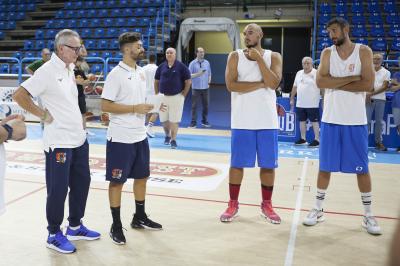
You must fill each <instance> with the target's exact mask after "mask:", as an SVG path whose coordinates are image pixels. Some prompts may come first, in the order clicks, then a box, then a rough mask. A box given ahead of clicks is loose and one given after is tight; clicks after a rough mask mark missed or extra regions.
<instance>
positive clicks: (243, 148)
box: [231, 129, 278, 169]
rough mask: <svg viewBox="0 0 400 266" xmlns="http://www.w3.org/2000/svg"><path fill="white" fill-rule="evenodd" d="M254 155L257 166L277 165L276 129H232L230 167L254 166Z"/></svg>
mask: <svg viewBox="0 0 400 266" xmlns="http://www.w3.org/2000/svg"><path fill="white" fill-rule="evenodd" d="M256 157H257V163H258V167H261V168H267V169H274V168H277V167H278V130H277V129H261V130H247V129H232V137H231V167H235V168H251V167H254V166H255V162H256Z"/></svg>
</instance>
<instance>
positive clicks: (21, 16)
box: [15, 11, 25, 20]
mask: <svg viewBox="0 0 400 266" xmlns="http://www.w3.org/2000/svg"><path fill="white" fill-rule="evenodd" d="M24 19H25V12H23V11H19V12H17V13H16V16H15V20H24Z"/></svg>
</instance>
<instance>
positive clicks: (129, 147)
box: [106, 138, 150, 183]
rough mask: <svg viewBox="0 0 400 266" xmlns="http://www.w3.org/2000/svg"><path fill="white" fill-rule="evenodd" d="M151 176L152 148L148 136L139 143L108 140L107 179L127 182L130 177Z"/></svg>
mask: <svg viewBox="0 0 400 266" xmlns="http://www.w3.org/2000/svg"><path fill="white" fill-rule="evenodd" d="M149 176H150V149H149V142H148V141H147V138H146V139H144V140H142V141H140V142H137V143H132V144H128V143H121V142H112V141H110V140H109V141H107V155H106V180H107V181H112V182H116V183H125V182H126V180H127V179H128V178H134V179H143V178H147V177H149Z"/></svg>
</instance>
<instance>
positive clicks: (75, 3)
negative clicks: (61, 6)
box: [72, 1, 83, 9]
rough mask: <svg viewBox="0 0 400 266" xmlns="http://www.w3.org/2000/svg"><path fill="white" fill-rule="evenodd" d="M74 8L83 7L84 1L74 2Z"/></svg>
mask: <svg viewBox="0 0 400 266" xmlns="http://www.w3.org/2000/svg"><path fill="white" fill-rule="evenodd" d="M72 8H73V9H82V8H83V2H82V1H76V2H74V3H73V4H72Z"/></svg>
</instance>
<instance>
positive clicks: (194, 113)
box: [192, 89, 210, 123]
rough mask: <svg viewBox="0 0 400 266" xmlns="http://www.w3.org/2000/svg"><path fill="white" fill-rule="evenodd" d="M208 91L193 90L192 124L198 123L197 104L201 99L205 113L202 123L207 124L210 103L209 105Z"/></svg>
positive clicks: (202, 115) (203, 112)
mask: <svg viewBox="0 0 400 266" xmlns="http://www.w3.org/2000/svg"><path fill="white" fill-rule="evenodd" d="M208 90H209V89H205V90H196V89H192V122H196V121H197V102H198V99H199V98H201V104H202V107H203V111H202V113H201V122H202V123H205V122H207V116H208V103H209V100H210V99H209V96H208Z"/></svg>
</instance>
